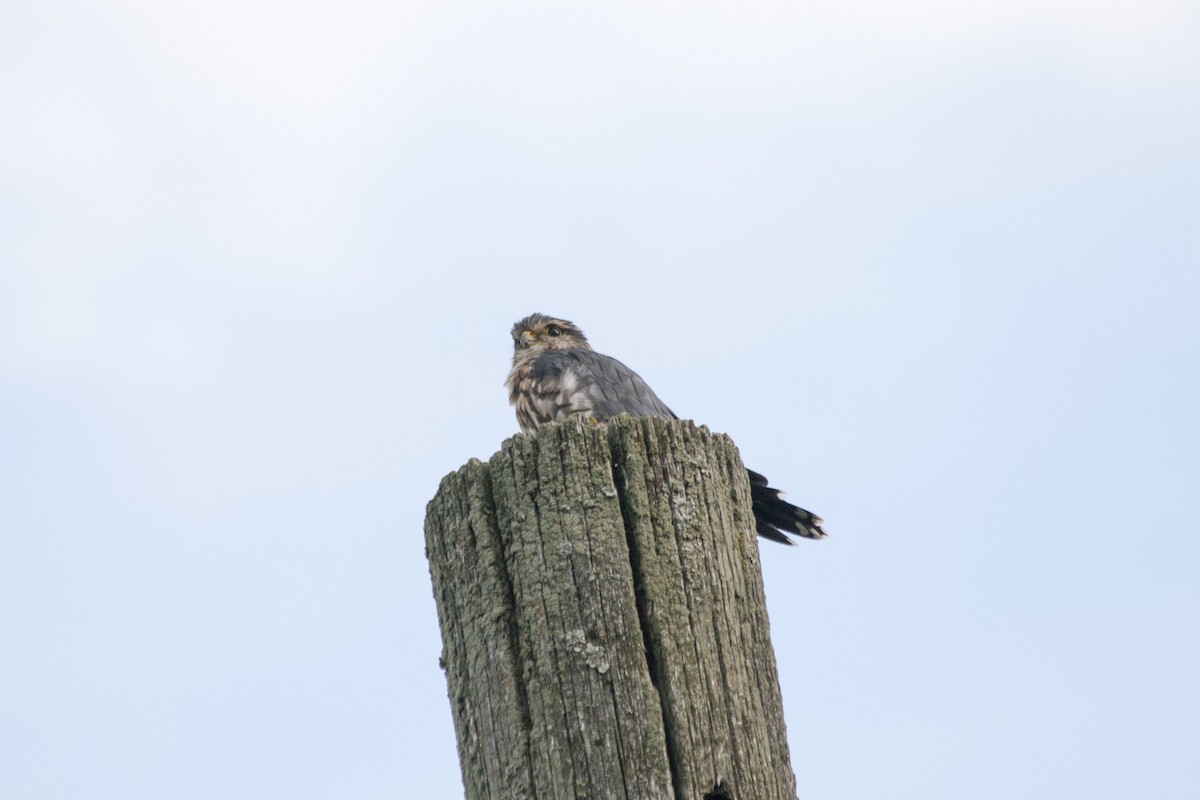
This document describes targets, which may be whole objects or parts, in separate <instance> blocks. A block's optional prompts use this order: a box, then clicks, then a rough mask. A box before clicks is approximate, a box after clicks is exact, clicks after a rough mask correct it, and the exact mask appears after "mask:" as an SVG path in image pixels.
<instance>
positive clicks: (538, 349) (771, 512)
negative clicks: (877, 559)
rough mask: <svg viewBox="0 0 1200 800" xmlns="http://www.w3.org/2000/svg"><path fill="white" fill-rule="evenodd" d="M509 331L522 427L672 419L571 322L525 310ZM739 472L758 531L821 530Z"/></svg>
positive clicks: (513, 393)
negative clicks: (628, 417) (579, 420)
mask: <svg viewBox="0 0 1200 800" xmlns="http://www.w3.org/2000/svg"><path fill="white" fill-rule="evenodd" d="M512 338H513V348H514V349H513V366H512V371H510V372H509V373H508V380H507V382H506V385H507V386H508V399H509V402H510V403H512V404H513V406H514V407H515V408H516V411H517V422H518V423H519V424H520V426H521V430H522V431H523V432H525V433H531V432H532V431H534V430H536V429H537V428H538V426H539V425H544V424H546V423H547V422H561V421H563V420H565V419H567V418H569V417H591V418H594V419H597V420H600V421H604V420H607V419H610V418H612V417H615V416H616V415H617V414H632V415H633V416H635V417H660V418H662V419H679V417H678V416H676V414H675V412H674V411H672V410H671V409H669V408H667V405H666V403H664V402H663V401H662V400H659V399H658V395H656V394H655V393H654V390H653V389H651V388H650V387H649V386H648V385H647V384H646V382H645V381H644V380H642V379H641V377H640V376H639V375H638V374H637V373H636V372H634V371H633V370H631V369H630V368H629V367H627V366H625V365H624V364H622V363H621V362H620V361H617V360H616V359H615V358H612V357H611V356H606V355H602V354H600V353H597V352H596V351H595V350H593V349H592V346H591V345H590V344H588V340H587V338H586V337H585V336H584V335H583V331H581V330H580V329H579V328H578V327H577V326H576V325H575V324H574V323H572V322H568V321H567V320H565V319H558V318H557V317H548V316H546V315H545V314H530V315H529V316H528V317H526V318H525V319H523V320H520V321H519V322H517V324H515V325H513V329H512ZM746 474H747V475H748V476H749V478H750V498H751V500H752V505H753V508H754V519H755V521H756V523H757V529H758V535H759V536H762V537H763V538H764V539H770V540H771V541H773V542H781V543H782V544H793V542H792V540H791V539H790V538H788V536H787V534H789V533H790V534H794V535H796V536H803V537H805V538H807V539H824V538H825V536H826V533H825V531H823V530H822V529H821V518H820V517H818V516H816V515H814V514H812V513H810V512H808V511H805V510H804V509H803V508H798V507H796V506H794V505H792V504H791V503H789V502H787V501H786V500H784V499H783V497H782V495H781V494H780V492H779V490H778V489H773V488H771V487H770V486H768V485H767V479H766V478H764V477H763V476H762V475H759V474H758V473H757V472H755V471H754V470H752V469H747V470H746Z"/></svg>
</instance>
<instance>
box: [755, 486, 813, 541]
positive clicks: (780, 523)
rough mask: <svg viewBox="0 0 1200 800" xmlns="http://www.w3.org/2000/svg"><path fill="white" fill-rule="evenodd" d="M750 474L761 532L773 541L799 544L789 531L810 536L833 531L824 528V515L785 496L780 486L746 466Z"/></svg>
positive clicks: (756, 518)
mask: <svg viewBox="0 0 1200 800" xmlns="http://www.w3.org/2000/svg"><path fill="white" fill-rule="evenodd" d="M746 475H747V476H748V477H749V478H750V499H751V501H752V503H753V508H754V519H755V522H756V523H757V529H758V535H759V536H761V537H763V538H764V539H770V540H771V541H772V542H779V543H781V544H795V542H793V541H792V540H791V539H789V538H788V537H787V536H786V534H788V533H790V534H794V535H796V536H803V537H804V538H806V539H824V538H826V537H827V536H828V535H829V534H827V533H825V531H824V530H822V529H821V518H820V517H818V516H817V515H816V514H813V513H812V512H810V511H805V510H804V509H803V508H800V507H798V506H794V505H792V504H791V503H789V502H788V501H786V500H784V499H783V497H782V496H780V492H779V490H778V489H773V488H772V487H770V486H768V485H767V479H766V478H765V477H763V476H762V475H759V474H758V473H757V472H755V471H754V470H752V469H748V470H746Z"/></svg>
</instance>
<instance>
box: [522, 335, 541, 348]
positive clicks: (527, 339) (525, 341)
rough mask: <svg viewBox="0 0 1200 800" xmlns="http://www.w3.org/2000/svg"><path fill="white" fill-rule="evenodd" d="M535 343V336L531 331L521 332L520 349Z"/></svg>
mask: <svg viewBox="0 0 1200 800" xmlns="http://www.w3.org/2000/svg"><path fill="white" fill-rule="evenodd" d="M536 341H537V336H535V335H534V333H533V331H521V339H520V342H521V347H529V345H531V344H533V343H534V342H536Z"/></svg>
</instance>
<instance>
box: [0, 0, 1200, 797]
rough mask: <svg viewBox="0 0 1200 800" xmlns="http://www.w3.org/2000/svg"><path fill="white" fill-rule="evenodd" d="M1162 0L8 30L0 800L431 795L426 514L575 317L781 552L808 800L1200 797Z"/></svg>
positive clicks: (1195, 282)
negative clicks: (733, 473) (716, 454)
mask: <svg viewBox="0 0 1200 800" xmlns="http://www.w3.org/2000/svg"><path fill="white" fill-rule="evenodd" d="M1197 41H1200V7H1198V6H1197V5H1196V4H1195V3H1194V2H1188V1H1187V0H1177V1H1172V0H1139V2H1136V3H1135V2H1131V1H1130V2H1106V1H1105V0H1098V1H1097V2H1087V3H1084V2H1072V1H1071V0H1004V2H983V3H969V4H968V3H961V2H949V1H948V0H913V1H911V2H906V3H903V4H900V3H895V4H891V3H881V2H866V3H845V2H838V3H835V2H826V1H822V2H814V3H778V4H776V3H762V2H740V3H666V2H637V3H632V2H630V3H625V2H606V3H566V2H562V3H504V4H495V3H477V4H473V3H462V2H442V3H429V2H419V3H405V2H390V3H383V2H375V1H374V0H368V1H365V2H359V1H357V0H350V2H340V3H336V4H334V3H328V4H325V3H300V4H297V3H269V2H260V1H259V0H239V2H230V1H229V0H205V1H204V2H198V1H193V0H185V1H184V2H175V3H169V4H164V3H154V2H137V1H132V2H107V3H105V2H101V3H81V2H72V1H71V0H67V1H66V2H56V0H39V2H37V3H21V4H9V7H6V8H5V10H4V12H3V13H2V14H0V102H2V107H3V109H4V122H3V124H0V228H2V235H0V641H2V642H3V653H4V655H3V657H2V658H0V796H2V797H4V798H12V800H25V799H26V798H28V799H29V800H79V799H80V798H88V799H89V800H108V799H109V798H112V800H118V799H119V800H162V799H163V798H170V799H171V800H192V799H193V798H195V799H197V800H200V799H204V800H208V799H210V798H213V799H215V798H221V799H222V800H239V799H240V798H247V799H249V798H254V800H261V798H283V797H286V798H292V799H294V800H307V799H309V798H313V799H316V798H338V800H359V799H362V800H368V799H369V800H375V799H382V798H394V797H424V798H455V797H461V794H462V788H461V780H460V777H459V769H458V761H457V755H456V752H455V746H454V735H453V729H452V725H451V718H450V708H449V704H448V702H447V700H446V690H445V682H444V679H443V676H442V673H441V672H440V670H439V669H438V666H437V660H438V654H439V650H440V638H439V635H438V630H437V618H436V613H435V609H434V605H433V600H432V594H431V589H430V584H429V576H428V568H427V564H426V561H425V557H424V552H423V550H424V542H423V534H422V520H423V515H424V508H425V503H426V502H427V501H428V500H429V499H430V498H431V497H432V496H433V493H434V491H435V489H436V487H437V485H438V481H439V480H440V479H441V477H442V476H443V475H445V474H446V473H448V472H450V471H452V470H454V469H456V468H457V467H459V466H460V465H461V464H463V463H464V462H466V461H467V460H468V459H469V458H472V457H479V458H487V457H489V456H490V455H491V454H492V453H493V452H495V451H496V450H497V449H498V448H499V445H500V443H501V442H502V441H503V440H504V439H505V438H506V437H508V436H510V435H512V434H513V433H515V432H516V421H515V418H514V416H513V414H512V411H511V409H510V408H509V407H508V405H507V399H506V397H505V394H504V390H503V388H502V382H503V379H504V376H505V373H506V372H507V369H508V362H509V358H510V354H511V341H510V340H509V338H508V329H509V327H510V326H511V324H512V322H513V321H514V320H516V319H518V318H519V317H522V316H524V315H526V314H528V313H530V312H533V311H541V312H545V313H550V314H555V315H559V316H563V317H566V318H568V319H572V320H574V321H575V322H577V323H578V324H579V325H580V326H582V327H583V328H584V330H585V331H587V333H588V334H589V336H590V338H591V340H592V342H593V344H594V345H595V346H596V347H597V349H599V350H601V351H602V352H606V353H609V354H611V355H614V356H616V357H618V358H620V359H621V360H622V361H624V362H626V363H627V364H628V365H629V366H631V367H633V368H634V369H635V370H637V371H638V372H639V373H641V375H642V376H643V377H644V378H646V379H647V380H648V381H649V382H650V383H651V385H653V386H654V387H655V388H656V390H657V391H658V393H659V394H660V395H661V396H662V398H663V399H664V400H665V401H666V402H667V403H668V404H669V405H670V406H671V407H672V408H674V409H675V410H676V411H677V412H678V413H680V414H681V415H683V416H685V417H690V418H693V419H695V420H696V421H698V422H701V423H704V424H707V425H708V426H709V427H711V428H712V429H714V430H718V431H722V432H727V433H729V434H730V435H731V436H732V437H733V438H734V440H735V441H736V442H737V443H738V445H739V446H740V448H741V451H742V455H743V457H744V459H745V460H746V462H747V463H748V464H750V465H751V466H752V467H754V468H755V469H757V470H759V471H761V472H764V473H765V474H767V475H768V476H769V477H770V478H771V479H772V481H773V483H775V484H777V485H779V486H781V487H782V488H784V489H787V490H788V491H789V496H790V498H791V499H792V500H794V501H795V502H798V503H800V504H801V505H804V506H805V507H807V508H810V509H812V510H813V511H814V512H816V513H818V514H820V515H821V516H823V517H824V518H825V520H826V522H827V529H828V530H829V532H830V539H829V540H827V541H825V542H820V543H810V542H802V543H801V544H800V546H798V547H795V548H782V547H771V546H767V545H764V547H763V562H764V570H765V581H766V587H767V594H768V603H769V611H770V614H771V618H772V636H773V641H774V644H775V648H776V654H777V658H778V661H779V669H780V675H781V680H782V683H783V694H784V701H785V711H786V714H787V722H788V730H789V737H790V741H791V746H792V759H793V766H794V768H795V770H796V773H797V776H798V780H799V787H800V795H801V797H802V798H806V799H807V798H814V799H816V800H834V799H835V798H846V799H847V800H860V799H861V798H868V797H888V798H893V800H902V799H905V798H913V800H937V799H938V798H947V799H948V800H949V799H950V798H953V799H954V800H959V799H960V798H963V797H969V798H973V800H991V799H993V798H994V799H996V800H1000V799H1001V798H1003V799H1004V800H1009V798H1013V797H1022V798H1061V797H1087V798H1093V799H1094V800H1107V799H1108V798H1129V797H1153V798H1165V799H1168V800H1169V799H1171V798H1181V799H1182V798H1189V799H1190V798H1195V797H1197V796H1200V759H1198V758H1197V755H1196V754H1197V752H1200V681H1198V680H1197V677H1196V676H1197V675H1200V621H1198V620H1200V580H1198V578H1197V575H1198V573H1200V526H1198V525H1197V522H1196V518H1195V505H1196V502H1197V499H1198V498H1197V496H1198V494H1200V492H1198V487H1200V433H1198V431H1200V423H1198V421H1197V416H1198V415H1197V409H1198V408H1200V356H1198V353H1200V315H1198V312H1197V308H1198V304H1200V145H1198V144H1197V143H1198V142H1200V48H1198V47H1197V45H1196V43H1197Z"/></svg>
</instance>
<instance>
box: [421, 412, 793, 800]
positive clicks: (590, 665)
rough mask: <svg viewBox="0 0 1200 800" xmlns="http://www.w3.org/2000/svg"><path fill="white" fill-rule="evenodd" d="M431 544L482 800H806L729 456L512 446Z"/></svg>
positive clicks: (682, 448) (466, 772)
mask: <svg viewBox="0 0 1200 800" xmlns="http://www.w3.org/2000/svg"><path fill="white" fill-rule="evenodd" d="M425 539H426V548H427V554H428V556H429V567H430V572H431V573H432V577H433V587H434V595H435V597H436V599H437V606H438V619H439V621H440V623H441V629H442V638H443V642H444V650H443V653H442V663H443V665H444V668H445V670H446V681H447V683H448V685H449V692H450V701H451V707H452V710H453V714H454V726H455V731H456V734H457V738H458V752H459V758H460V760H461V763H462V773H463V783H464V785H465V787H466V796H467V798H468V800H485V799H487V800H491V799H493V798H513V799H514V800H515V799H516V798H530V799H531V800H534V799H536V800H568V799H574V798H588V800H599V799H600V798H621V799H622V800H642V799H643V798H644V799H645V800H663V799H664V798H671V799H673V800H705V799H706V798H709V799H710V800H717V799H718V798H727V799H729V800H795V797H796V780H795V776H794V775H793V774H792V769H791V764H790V760H789V758H788V747H787V739H786V735H785V730H784V722H783V708H782V701H781V697H780V692H779V682H778V677H777V675H776V670H775V656H774V652H773V650H772V649H771V641H770V636H769V625H768V621H767V612H766V606H765V603H764V598H763V588H762V576H761V572H760V570H759V562H758V545H757V542H756V540H755V535H754V520H753V517H752V515H751V511H750V495H749V485H748V483H747V480H746V471H745V469H744V467H743V466H742V462H741V459H740V457H739V456H738V452H737V448H736V447H734V445H733V442H731V441H730V440H729V438H728V437H726V436H722V435H713V434H710V433H709V432H708V430H707V429H705V428H697V427H695V426H694V425H692V424H691V423H690V422H669V421H665V420H659V419H650V418H633V417H628V416H622V417H618V418H616V419H614V420H612V421H610V422H609V423H608V425H607V430H605V429H603V428H601V427H599V426H598V425H596V424H595V423H594V422H591V421H587V420H579V421H573V422H568V423H564V424H562V425H551V426H546V427H543V428H542V429H540V430H539V431H538V433H537V434H536V435H528V436H526V435H520V436H515V437H513V438H511V439H509V440H507V441H506V442H504V444H503V446H502V447H501V450H500V452H498V453H496V454H495V455H494V456H493V457H492V458H491V460H490V461H489V462H488V463H486V464H484V463H482V462H480V461H477V460H472V461H471V462H470V463H468V464H467V465H466V466H464V467H462V468H461V469H459V470H458V471H457V472H455V473H452V474H450V475H448V476H446V478H445V479H444V480H443V481H442V484H441V487H440V488H439V489H438V493H437V495H436V496H435V497H434V499H433V500H432V501H431V502H430V503H429V508H428V511H427V516H426V521H425Z"/></svg>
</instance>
